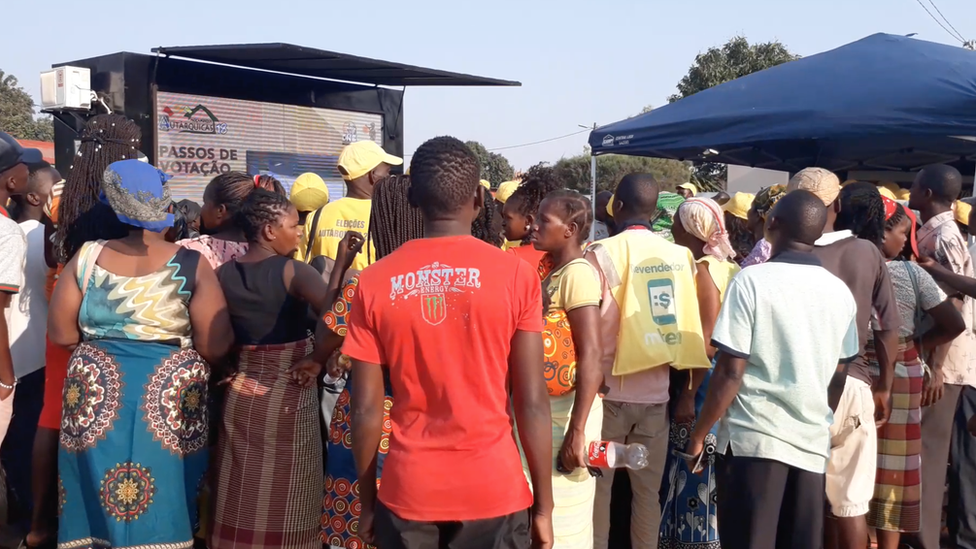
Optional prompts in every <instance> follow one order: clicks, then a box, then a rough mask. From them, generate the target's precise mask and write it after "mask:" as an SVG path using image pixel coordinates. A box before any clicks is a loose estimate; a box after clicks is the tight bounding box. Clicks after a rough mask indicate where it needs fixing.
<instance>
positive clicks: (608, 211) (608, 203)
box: [607, 194, 617, 217]
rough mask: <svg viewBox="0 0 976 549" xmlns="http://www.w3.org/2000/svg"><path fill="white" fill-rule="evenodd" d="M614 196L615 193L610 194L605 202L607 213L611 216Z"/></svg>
mask: <svg viewBox="0 0 976 549" xmlns="http://www.w3.org/2000/svg"><path fill="white" fill-rule="evenodd" d="M616 196H617V195H615V194H611V195H610V200H609V201H608V202H607V215H609V216H610V217H613V201H614V200H615V198H614V197H616Z"/></svg>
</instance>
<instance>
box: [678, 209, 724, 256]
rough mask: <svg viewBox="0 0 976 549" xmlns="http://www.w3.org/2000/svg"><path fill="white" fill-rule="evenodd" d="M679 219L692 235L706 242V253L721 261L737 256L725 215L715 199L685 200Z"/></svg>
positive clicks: (679, 211) (679, 210)
mask: <svg viewBox="0 0 976 549" xmlns="http://www.w3.org/2000/svg"><path fill="white" fill-rule="evenodd" d="M678 219H680V220H681V226H682V227H684V229H685V230H686V231H688V233H689V234H691V236H693V237H695V238H697V239H698V240H701V241H702V242H704V243H705V247H704V248H702V250H703V251H704V252H705V253H706V254H708V255H710V256H712V257H714V258H716V259H718V260H719V261H725V260H726V259H732V258H733V257H735V250H734V249H732V243H731V242H729V232H728V231H727V230H725V216H724V215H722V209H721V207H720V206H719V205H718V203H716V202H715V201H714V200H712V199H711V198H698V197H692V198H689V199H688V200H685V202H684V204H682V205H681V206H679V207H678Z"/></svg>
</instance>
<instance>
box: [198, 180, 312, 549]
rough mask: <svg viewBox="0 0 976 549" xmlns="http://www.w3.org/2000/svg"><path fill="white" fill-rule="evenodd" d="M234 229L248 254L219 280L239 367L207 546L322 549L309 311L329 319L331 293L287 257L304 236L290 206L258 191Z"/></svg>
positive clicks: (225, 422) (224, 425)
mask: <svg viewBox="0 0 976 549" xmlns="http://www.w3.org/2000/svg"><path fill="white" fill-rule="evenodd" d="M235 222H236V223H237V225H238V226H239V227H240V228H241V229H243V231H244V235H245V236H246V237H247V241H248V250H247V253H246V254H244V255H243V256H241V257H239V258H237V259H235V260H232V261H230V262H228V263H225V264H224V265H223V266H222V267H221V268H220V270H219V271H218V279H219V280H220V285H221V287H222V288H223V290H224V295H225V296H226V298H227V300H228V301H229V302H230V303H229V304H228V310H229V311H230V316H231V324H232V325H233V328H234V336H235V343H236V348H237V349H238V359H237V364H236V372H235V373H234V375H233V376H232V378H231V381H230V383H229V385H228V389H227V398H226V402H225V404H224V414H223V419H222V422H221V426H220V436H219V438H218V444H217V459H216V464H215V478H216V489H215V490H214V493H215V494H216V497H215V503H216V507H215V512H214V524H213V527H212V528H211V529H210V536H209V540H208V541H209V546H210V547H211V549H223V548H226V547H232V546H233V545H234V543H235V540H238V539H252V540H260V539H266V540H274V539H279V538H281V539H285V540H289V542H288V543H286V544H285V545H281V544H274V547H287V548H291V549H318V548H319V547H320V546H321V542H320V541H319V537H318V532H319V519H320V513H319V503H320V502H321V501H322V487H323V479H322V440H321V437H320V432H319V421H318V413H319V400H318V394H317V391H316V381H317V379H318V376H319V373H320V372H321V368H322V367H321V363H322V362H323V361H320V360H319V359H318V357H316V356H314V354H313V349H314V346H313V341H312V339H313V338H312V336H311V333H310V331H309V324H308V318H309V317H308V310H309V308H310V307H311V308H312V309H313V310H314V311H315V312H316V315H317V316H320V315H319V313H320V312H324V311H323V309H324V305H325V303H324V302H325V301H326V299H327V286H326V283H325V282H324V281H323V280H322V277H321V276H320V275H319V273H318V272H317V271H315V269H313V268H312V267H310V266H308V265H306V264H305V263H302V262H301V261H295V260H293V259H291V258H290V256H291V255H292V253H294V252H295V250H296V249H297V248H298V243H299V239H300V236H301V230H302V229H301V227H300V225H299V223H298V212H297V211H296V210H295V207H294V206H292V205H291V203H290V202H288V199H287V198H286V197H284V196H282V195H279V194H276V193H272V192H268V191H264V190H261V189H258V190H255V191H253V192H252V193H251V194H250V196H248V198H247V200H245V202H244V204H243V205H242V206H241V209H240V211H239V212H238V213H237V215H236V216H235ZM283 510H287V512H283ZM282 536H283V538H282ZM257 547H261V546H260V545H254V544H252V548H257ZM269 547H270V546H269Z"/></svg>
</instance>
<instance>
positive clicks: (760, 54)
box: [668, 36, 800, 190]
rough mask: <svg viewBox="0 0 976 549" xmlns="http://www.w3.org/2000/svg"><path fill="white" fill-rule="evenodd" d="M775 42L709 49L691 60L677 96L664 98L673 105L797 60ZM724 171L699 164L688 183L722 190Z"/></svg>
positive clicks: (738, 43) (740, 41) (732, 43)
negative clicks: (693, 61) (691, 62)
mask: <svg viewBox="0 0 976 549" xmlns="http://www.w3.org/2000/svg"><path fill="white" fill-rule="evenodd" d="M799 58H800V56H799V55H795V54H793V53H791V52H790V51H789V50H788V49H787V48H786V46H784V45H783V44H782V43H780V42H778V41H773V42H765V43H762V44H750V43H749V41H748V40H746V39H745V37H742V36H737V37H735V38H733V39H731V40H729V41H728V42H726V43H725V45H723V46H722V47H718V48H709V49H708V51H706V52H705V53H700V54H698V56H696V57H695V63H694V64H693V65H692V66H691V68H690V69H688V74H686V75H685V76H683V77H682V78H681V81H680V82H678V86H677V88H678V93H676V94H674V95H672V96H671V97H669V98H668V101H669V102H671V103H673V102H675V101H677V100H679V99H684V98H685V97H688V96H690V95H694V94H696V93H698V92H700V91H702V90H707V89H708V88H711V87H713V86H717V85H719V84H723V83H725V82H728V81H730V80H735V79H736V78H739V77H742V76H745V75H747V74H752V73H754V72H758V71H761V70H764V69H768V68H769V67H775V66H776V65H779V64H781V63H786V62H789V61H794V60H796V59H799ZM727 179H728V170H727V168H726V166H725V165H724V164H716V163H714V162H702V163H700V164H698V165H696V166H695V170H694V174H693V176H692V180H693V181H694V182H695V183H696V184H698V185H699V186H701V187H704V188H706V189H712V190H718V189H722V188H725V183H726V181H727Z"/></svg>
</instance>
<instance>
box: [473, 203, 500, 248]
mask: <svg viewBox="0 0 976 549" xmlns="http://www.w3.org/2000/svg"><path fill="white" fill-rule="evenodd" d="M486 198H489V199H490V198H491V197H490V196H486ZM496 215H498V212H497V211H496V210H495V201H494V200H487V199H486V200H485V204H484V206H482V208H481V212H480V213H479V214H478V217H476V218H474V221H473V222H472V223H471V236H473V237H475V238H477V239H478V240H480V241H482V242H485V243H488V244H491V245H492V246H494V247H496V248H501V246H502V243H503V242H504V239H503V238H502V235H501V233H499V232H493V231H492V230H491V226H492V224H493V223H494V220H495V216H496Z"/></svg>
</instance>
